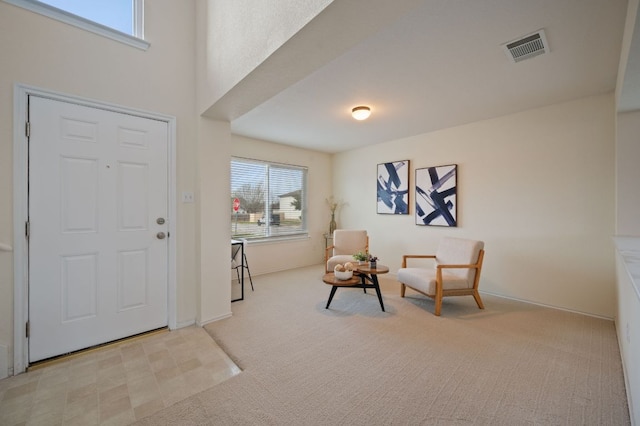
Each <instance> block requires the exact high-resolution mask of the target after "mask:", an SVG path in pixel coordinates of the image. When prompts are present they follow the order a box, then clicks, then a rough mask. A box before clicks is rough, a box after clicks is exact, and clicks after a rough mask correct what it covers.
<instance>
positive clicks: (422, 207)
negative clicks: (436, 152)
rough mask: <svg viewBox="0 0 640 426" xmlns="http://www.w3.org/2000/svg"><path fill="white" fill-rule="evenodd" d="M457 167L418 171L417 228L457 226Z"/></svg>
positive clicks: (455, 165) (449, 166) (427, 168)
mask: <svg viewBox="0 0 640 426" xmlns="http://www.w3.org/2000/svg"><path fill="white" fill-rule="evenodd" d="M457 180H458V165H457V164H449V165H445V166H435V167H425V168H421V169H416V180H415V185H416V193H415V204H416V212H415V217H416V225H429V226H445V227H457V226H458V219H457V218H458V200H457V192H458V186H457V185H458V182H457Z"/></svg>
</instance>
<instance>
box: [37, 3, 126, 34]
mask: <svg viewBox="0 0 640 426" xmlns="http://www.w3.org/2000/svg"><path fill="white" fill-rule="evenodd" d="M39 1H40V2H41V3H45V4H48V5H50V6H53V7H57V8H58V9H62V10H64V11H67V12H69V13H73V14H74V15H78V16H81V17H83V18H85V19H89V20H91V21H94V22H97V23H99V24H102V25H105V26H107V27H110V28H113V29H115V30H118V31H121V32H123V33H125V34H129V35H133V3H132V0H39Z"/></svg>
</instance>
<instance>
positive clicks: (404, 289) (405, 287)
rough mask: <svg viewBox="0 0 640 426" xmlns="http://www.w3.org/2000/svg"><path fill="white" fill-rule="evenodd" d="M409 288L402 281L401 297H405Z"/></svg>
mask: <svg viewBox="0 0 640 426" xmlns="http://www.w3.org/2000/svg"><path fill="white" fill-rule="evenodd" d="M406 290H407V286H406V285H404V284H402V283H400V297H404V292H405V291H406Z"/></svg>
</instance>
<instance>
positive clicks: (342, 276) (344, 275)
mask: <svg viewBox="0 0 640 426" xmlns="http://www.w3.org/2000/svg"><path fill="white" fill-rule="evenodd" d="M333 273H334V274H335V276H336V278H337V279H339V280H341V281H344V280H348V279H349V278H351V277H352V276H353V271H342V272H341V271H333Z"/></svg>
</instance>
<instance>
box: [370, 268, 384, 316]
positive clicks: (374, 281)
mask: <svg viewBox="0 0 640 426" xmlns="http://www.w3.org/2000/svg"><path fill="white" fill-rule="evenodd" d="M371 282H372V283H373V286H374V287H375V288H376V294H377V295H378V301H379V302H380V307H381V308H382V312H386V311H385V310H384V303H382V293H381V292H380V284H378V276H377V275H376V274H371Z"/></svg>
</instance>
